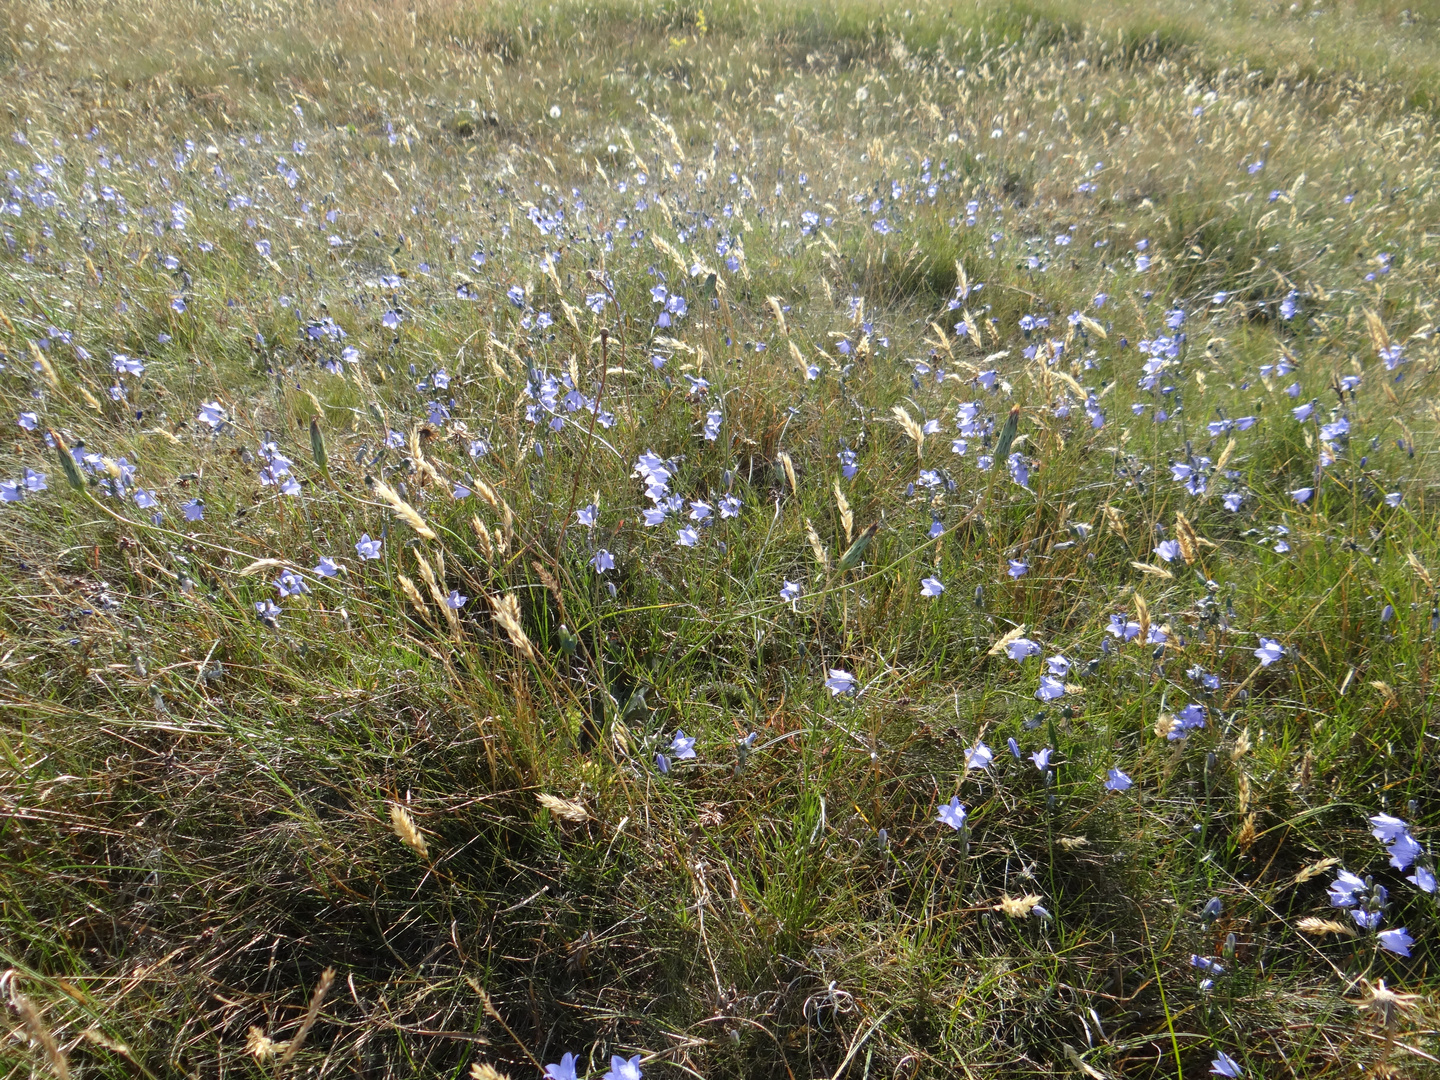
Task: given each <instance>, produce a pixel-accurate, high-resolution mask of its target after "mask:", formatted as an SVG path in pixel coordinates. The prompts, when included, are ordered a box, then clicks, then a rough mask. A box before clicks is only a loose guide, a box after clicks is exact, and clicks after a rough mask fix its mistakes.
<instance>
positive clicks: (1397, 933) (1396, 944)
mask: <svg viewBox="0 0 1440 1080" xmlns="http://www.w3.org/2000/svg"><path fill="white" fill-rule="evenodd" d="M1375 940H1376V941H1378V942H1379V943H1380V947H1381V948H1382V949H1384V950H1385V951H1386V952H1393V953H1398V954H1399V955H1400V956H1409V955H1410V946H1411V945H1414V944H1415V939H1414V938H1412V937H1411V936H1410V935H1409V933H1407V932H1406V930H1405V927H1403V926H1397V927H1396V928H1395V929H1393V930H1381V931H1380V933H1378V934H1376V935H1375Z"/></svg>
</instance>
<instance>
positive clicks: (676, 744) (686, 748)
mask: <svg viewBox="0 0 1440 1080" xmlns="http://www.w3.org/2000/svg"><path fill="white" fill-rule="evenodd" d="M670 749H671V751H672V752H673V753H674V754H675V757H676V758H677V759H678V760H680V761H689V760H690V759H691V758H693V757H694V756H695V740H694V739H693V738H691V737H690V736H688V735H686V734H685V732H684V731H683V730H678V729H677V730H676V732H675V736H674V738H672V739H671V740H670Z"/></svg>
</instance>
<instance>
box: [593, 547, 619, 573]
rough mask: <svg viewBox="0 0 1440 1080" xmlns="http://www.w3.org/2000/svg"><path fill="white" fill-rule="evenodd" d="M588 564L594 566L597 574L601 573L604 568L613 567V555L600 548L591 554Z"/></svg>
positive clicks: (611, 568)
mask: <svg viewBox="0 0 1440 1080" xmlns="http://www.w3.org/2000/svg"><path fill="white" fill-rule="evenodd" d="M590 565H591V566H593V567H594V568H595V572H596V573H597V574H603V573H605V571H606V570H614V569H615V556H614V555H612V554H610V552H608V551H606V550H605V549H604V548H601V549H600V550H599V551H597V552H595V554H594V555H593V556H591V558H590Z"/></svg>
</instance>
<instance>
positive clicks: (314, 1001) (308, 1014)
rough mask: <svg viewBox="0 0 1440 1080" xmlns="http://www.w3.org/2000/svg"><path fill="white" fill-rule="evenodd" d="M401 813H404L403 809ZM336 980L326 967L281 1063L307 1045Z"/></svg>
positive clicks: (281, 1057)
mask: <svg viewBox="0 0 1440 1080" xmlns="http://www.w3.org/2000/svg"><path fill="white" fill-rule="evenodd" d="M401 813H404V811H403V810H402V811H401ZM334 982H335V969H334V968H326V969H325V970H324V971H322V972H321V973H320V982H319V983H318V984H317V985H316V987H315V992H314V993H313V994H311V995H310V1007H309V1008H308V1009H306V1010H305V1019H304V1020H303V1021H301V1023H300V1030H299V1031H297V1032H296V1033H295V1037H294V1038H293V1039H291V1040H290V1043H289V1045H288V1046H286V1047H285V1053H283V1054H281V1055H280V1064H282V1065H284V1064H286V1063H288V1062H289V1061H290V1060H291V1059H292V1058H293V1057H294V1056H295V1055H296V1054H298V1053H299V1052H300V1047H302V1046H304V1045H305V1036H307V1035H309V1034H310V1029H311V1028H312V1027H314V1026H315V1018H316V1017H317V1016H319V1015H320V1005H321V1004H322V1003H323V1002H324V1000H325V995H326V994H328V993H329V992H330V987H331V986H332V985H333V984H334Z"/></svg>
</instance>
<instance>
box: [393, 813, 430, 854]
mask: <svg viewBox="0 0 1440 1080" xmlns="http://www.w3.org/2000/svg"><path fill="white" fill-rule="evenodd" d="M390 828H392V829H393V830H394V831H395V835H396V836H398V837H399V838H400V842H401V843H402V844H404V845H405V846H406V847H408V848H409V849H410V850H411V851H413V852H415V854H416V855H419V856H420V857H421V858H422V859H426V858H429V857H430V848H429V847H428V846H427V845H426V843H425V837H424V836H422V835H421V834H420V830H419V829H417V828H416V827H415V819H414V818H412V817H411V816H410V811H408V810H406V809H405V808H404V807H403V806H401V805H400V804H399V803H391V804H390Z"/></svg>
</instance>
